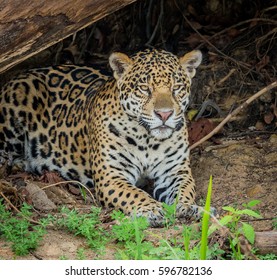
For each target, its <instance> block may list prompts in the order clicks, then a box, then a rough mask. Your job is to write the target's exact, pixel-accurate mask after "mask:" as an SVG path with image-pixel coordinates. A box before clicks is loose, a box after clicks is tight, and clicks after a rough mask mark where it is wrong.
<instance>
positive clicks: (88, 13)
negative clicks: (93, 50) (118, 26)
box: [0, 0, 135, 73]
mask: <svg viewBox="0 0 277 280" xmlns="http://www.w3.org/2000/svg"><path fill="white" fill-rule="evenodd" d="M134 1H135V0H58V1H57V0H47V1H45V0H0V73H1V72H3V71H5V70H7V69H9V68H11V67H12V66H14V65H15V64H17V63H19V62H21V61H23V60H25V59H26V58H29V57H31V56H32V55H34V54H36V53H38V52H40V51H42V50H44V49H46V48H48V47H49V46H51V45H53V44H55V43H57V42H59V41H61V40H63V39H64V38H66V37H68V36H70V35H72V34H74V33H75V32H76V31H78V30H80V29H83V28H85V27H87V26H88V25H90V24H92V23H93V22H95V21H97V20H99V19H101V18H103V17H105V16H107V15H108V14H111V13H113V12H114V11H116V10H118V9H120V8H122V7H124V6H126V5H127V4H130V3H132V2H134Z"/></svg>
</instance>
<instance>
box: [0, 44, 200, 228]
mask: <svg viewBox="0 0 277 280" xmlns="http://www.w3.org/2000/svg"><path fill="white" fill-rule="evenodd" d="M201 60H202V54H201V52H200V51H199V50H193V51H191V52H188V53H186V54H185V55H183V56H181V57H177V56H176V55H174V54H172V53H170V52H167V51H165V50H157V49H147V50H143V51H140V52H138V53H136V54H134V55H132V56H128V55H126V54H124V53H120V52H114V53H112V54H111V55H110V56H109V65H110V67H111V70H112V72H113V75H108V74H107V72H105V71H103V70H99V69H94V68H93V67H87V66H77V65H58V66H50V67H44V68H38V69H31V70H27V71H26V72H25V73H21V74H19V75H18V76H16V77H15V78H13V79H12V80H10V81H8V82H7V83H6V84H5V85H3V86H2V88H1V93H0V100H1V105H0V162H1V164H3V162H5V161H6V162H8V164H9V165H11V166H12V165H20V166H22V167H24V169H25V170H26V171H28V172H34V173H38V174H41V173H43V172H45V171H56V172H58V173H59V174H60V175H61V176H62V177H64V178H65V179H69V180H78V181H80V182H81V183H83V184H84V185H86V186H87V187H91V188H94V189H95V194H96V198H97V199H98V201H99V203H100V204H101V205H102V206H103V207H113V208H116V209H120V210H122V211H123V212H124V213H125V214H127V215H130V216H134V215H136V216H145V217H147V219H148V221H149V223H150V225H151V226H153V227H158V226H162V225H163V223H164V210H163V205H162V204H163V203H166V204H169V205H171V204H173V203H175V202H176V203H177V204H176V205H177V206H176V216H177V217H178V218H187V217H198V216H199V213H200V210H199V209H200V207H199V206H197V205H195V183H194V179H193V177H192V173H191V168H190V159H189V143H188V132H187V125H186V118H185V112H186V109H187V107H188V104H189V97H190V91H191V82H192V78H193V77H194V75H195V73H196V68H197V67H198V66H199V65H200V63H201ZM142 178H149V179H150V180H152V181H153V187H152V193H148V192H146V191H145V190H144V189H143V188H141V187H139V186H138V181H139V180H141V179H142Z"/></svg>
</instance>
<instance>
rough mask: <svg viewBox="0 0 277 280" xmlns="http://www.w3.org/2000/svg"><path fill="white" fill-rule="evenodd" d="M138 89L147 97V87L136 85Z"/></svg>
mask: <svg viewBox="0 0 277 280" xmlns="http://www.w3.org/2000/svg"><path fill="white" fill-rule="evenodd" d="M138 89H139V91H140V92H141V93H143V94H146V95H149V93H150V89H149V87H148V85H143V84H142V85H138Z"/></svg>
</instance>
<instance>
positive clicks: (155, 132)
mask: <svg viewBox="0 0 277 280" xmlns="http://www.w3.org/2000/svg"><path fill="white" fill-rule="evenodd" d="M172 133H173V129H171V128H155V129H152V130H151V135H152V136H153V137H155V138H157V139H167V138H169V137H170V136H171V135H172Z"/></svg>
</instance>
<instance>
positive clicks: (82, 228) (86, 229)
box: [48, 206, 108, 253]
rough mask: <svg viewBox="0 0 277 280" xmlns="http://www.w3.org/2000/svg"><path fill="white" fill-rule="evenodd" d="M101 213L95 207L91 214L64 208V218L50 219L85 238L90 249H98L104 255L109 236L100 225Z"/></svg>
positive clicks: (50, 217)
mask: <svg viewBox="0 0 277 280" xmlns="http://www.w3.org/2000/svg"><path fill="white" fill-rule="evenodd" d="M100 211H101V209H100V208H98V207H94V206H93V207H92V208H91V212H90V213H88V214H81V213H78V212H77V211H76V210H70V209H68V208H66V207H62V208H61V214H62V217H53V216H48V219H50V220H51V222H52V223H53V224H56V225H57V226H58V227H61V228H63V227H64V228H66V229H68V230H69V231H70V232H72V233H74V234H75V235H80V236H83V237H85V238H86V240H87V243H88V245H89V246H90V248H92V249H97V251H99V253H102V252H104V250H105V245H106V243H107V241H108V235H107V232H106V231H105V230H104V229H103V228H102V227H101V225H100V223H101V222H100V220H99V214H100Z"/></svg>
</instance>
